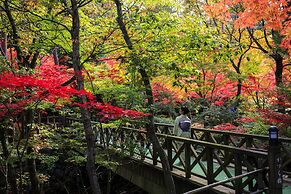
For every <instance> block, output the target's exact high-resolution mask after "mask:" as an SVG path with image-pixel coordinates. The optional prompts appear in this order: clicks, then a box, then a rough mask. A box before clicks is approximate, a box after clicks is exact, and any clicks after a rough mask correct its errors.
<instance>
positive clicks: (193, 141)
mask: <svg viewBox="0 0 291 194" xmlns="http://www.w3.org/2000/svg"><path fill="white" fill-rule="evenodd" d="M122 129H127V130H132V131H135V132H138V133H144V134H145V133H146V131H142V130H138V129H134V128H131V127H122ZM156 134H157V136H158V137H163V138H165V139H166V138H167V139H171V140H176V141H180V142H185V143H190V144H197V145H201V146H207V147H211V148H217V149H221V150H225V151H233V152H236V153H242V154H248V155H251V156H259V157H266V156H267V155H268V154H267V153H266V152H262V151H257V150H250V149H243V148H237V147H234V146H229V145H222V144H215V143H211V142H206V141H200V140H196V139H189V138H184V137H179V136H175V135H166V134H161V133H156Z"/></svg>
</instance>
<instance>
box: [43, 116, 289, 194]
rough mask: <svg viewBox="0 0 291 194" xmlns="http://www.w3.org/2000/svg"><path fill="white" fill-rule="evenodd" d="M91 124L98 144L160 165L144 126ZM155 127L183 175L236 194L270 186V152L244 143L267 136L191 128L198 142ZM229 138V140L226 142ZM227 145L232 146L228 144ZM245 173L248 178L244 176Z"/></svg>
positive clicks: (58, 121) (56, 121) (174, 166)
mask: <svg viewBox="0 0 291 194" xmlns="http://www.w3.org/2000/svg"><path fill="white" fill-rule="evenodd" d="M46 119H47V121H46V122H47V123H50V124H52V123H54V124H53V125H54V126H56V127H57V126H58V125H59V126H61V125H64V124H66V125H69V124H70V123H72V122H79V121H80V119H76V118H65V119H64V118H53V117H51V118H46ZM92 124H93V127H94V129H95V131H96V136H97V138H96V141H97V143H98V144H99V145H102V146H106V147H109V148H110V147H112V148H114V149H116V150H117V151H118V150H119V151H120V153H122V154H126V155H129V156H132V157H135V158H136V159H140V160H147V162H152V164H153V165H157V164H158V163H160V159H159V158H158V155H157V150H156V149H155V147H154V146H153V145H152V144H151V143H150V142H149V141H148V138H147V135H146V131H145V130H143V129H142V127H139V129H136V128H132V127H125V126H122V127H119V128H103V127H102V125H101V124H100V123H98V122H92ZM156 126H157V128H158V131H157V136H158V138H159V141H160V142H161V143H162V145H163V148H164V150H165V152H166V153H167V157H168V160H169V163H170V167H171V169H172V170H174V169H176V170H180V171H181V172H184V176H185V177H187V178H190V177H192V176H193V177H194V176H197V177H200V178H203V179H204V180H206V181H207V184H209V185H211V184H212V185H213V184H215V183H217V182H220V183H221V184H223V185H224V186H226V187H229V188H232V189H234V190H235V191H236V193H244V192H250V191H251V192H256V193H260V192H262V191H264V190H266V189H267V187H268V184H269V180H268V177H269V176H268V173H269V170H268V169H266V167H268V153H267V152H266V150H265V148H259V147H256V146H255V145H253V144H246V143H243V142H249V143H250V142H256V141H257V139H260V140H261V141H262V140H263V141H268V140H267V139H268V138H267V137H266V136H257V135H248V134H240V133H233V132H225V131H215V130H209V129H192V135H193V137H195V138H196V139H187V138H182V137H177V136H174V135H172V133H171V131H172V127H173V126H172V125H167V124H157V125H156ZM227 138H229V141H225V139H227ZM248 138H253V140H251V139H250V140H247V139H248ZM205 140H207V141H205ZM230 140H231V141H230ZM281 141H282V140H281ZM227 142H230V143H228V144H227ZM287 143H289V140H288V141H287ZM285 163H286V162H285ZM244 174H247V175H248V176H245V177H244V176H242V175H244ZM240 177H243V178H240ZM222 180H228V181H222Z"/></svg>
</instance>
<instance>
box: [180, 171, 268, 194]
mask: <svg viewBox="0 0 291 194" xmlns="http://www.w3.org/2000/svg"><path fill="white" fill-rule="evenodd" d="M267 169H268V168H262V169H258V170H254V171H251V172H247V173H244V174H241V175H238V176H234V177H231V178H229V179H226V180H222V181H218V182H215V183H212V184H208V185H205V186H203V187H199V188H198V189H195V190H191V191H188V192H186V193H183V194H194V193H199V192H201V191H206V190H208V189H211V188H213V187H216V186H218V185H222V184H224V183H228V182H231V181H234V180H237V179H242V178H244V177H246V176H250V175H253V174H258V173H260V172H263V171H264V170H267Z"/></svg>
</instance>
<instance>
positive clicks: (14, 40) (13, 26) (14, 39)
mask: <svg viewBox="0 0 291 194" xmlns="http://www.w3.org/2000/svg"><path fill="white" fill-rule="evenodd" d="M4 9H5V10H4V11H5V13H6V15H7V18H8V20H9V23H10V26H11V29H12V44H13V47H14V48H15V51H16V55H17V60H18V61H19V63H22V52H21V49H20V47H19V45H18V43H19V36H18V33H17V29H16V23H15V20H14V18H13V16H12V14H11V11H10V8H9V3H8V0H5V1H4Z"/></svg>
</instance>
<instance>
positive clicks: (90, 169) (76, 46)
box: [71, 0, 101, 194]
mask: <svg viewBox="0 0 291 194" xmlns="http://www.w3.org/2000/svg"><path fill="white" fill-rule="evenodd" d="M71 4H72V10H71V14H72V17H73V18H72V19H73V24H72V25H73V26H72V44H73V45H72V46H73V56H72V59H73V67H74V72H75V77H76V80H77V89H78V90H83V89H84V80H83V76H82V74H81V70H82V69H81V67H80V42H79V41H80V37H79V34H80V18H79V12H78V5H77V0H71ZM80 100H81V101H82V103H85V102H86V101H87V99H86V96H84V95H83V96H82V97H81V98H80ZM81 115H82V121H83V125H84V130H85V137H86V142H87V165H86V169H87V173H88V176H89V180H90V185H91V190H92V193H93V194H100V193H101V190H100V186H99V183H98V177H97V174H96V166H95V155H96V145H95V134H94V131H93V128H92V125H91V116H90V112H89V110H88V109H87V108H86V107H81Z"/></svg>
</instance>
